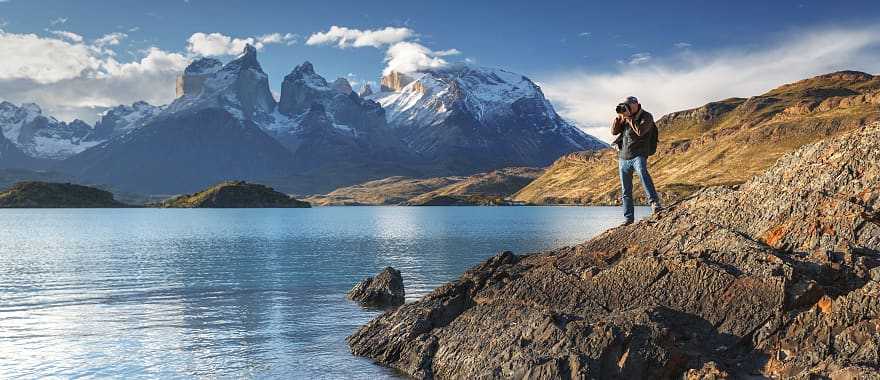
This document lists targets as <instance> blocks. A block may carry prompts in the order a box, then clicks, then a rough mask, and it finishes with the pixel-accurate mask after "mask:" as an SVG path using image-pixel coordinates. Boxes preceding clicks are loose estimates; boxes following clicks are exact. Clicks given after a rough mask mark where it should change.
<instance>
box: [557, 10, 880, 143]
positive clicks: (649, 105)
mask: <svg viewBox="0 0 880 380" xmlns="http://www.w3.org/2000/svg"><path fill="white" fill-rule="evenodd" d="M845 69H851V70H862V71H868V72H872V73H876V72H878V71H880V27H876V26H870V27H860V28H824V29H821V30H813V31H801V32H799V33H796V34H795V33H793V34H790V35H788V36H787V37H786V38H782V39H779V40H777V41H775V42H772V43H770V44H767V45H765V46H763V47H759V48H755V47H750V48H739V49H737V48H734V49H725V50H718V51H712V52H700V53H696V52H694V51H691V50H684V51H682V52H681V53H679V54H678V55H676V56H675V57H671V58H668V59H666V60H659V59H653V60H651V61H650V62H648V63H643V64H641V65H631V66H630V65H627V66H622V67H620V68H619V70H618V71H617V72H613V73H596V72H588V71H569V72H560V73H556V74H555V75H551V76H548V77H546V78H543V79H544V80H543V81H542V83H543V86H542V88H543V90H544V93H545V94H547V96H548V97H549V98H550V99H551V100H552V101H553V102H554V104H555V105H556V106H557V107H558V108H559V111H560V113H561V114H563V115H564V116H565V117H568V118H571V119H573V120H575V121H577V122H578V123H580V124H581V125H585V126H592V127H590V128H586V129H587V132H589V133H592V134H594V135H596V136H597V137H600V138H603V139H605V140H610V137H611V136H610V133H609V131H608V127H607V126H608V124H609V122H610V120H611V119H612V118H613V116H614V105H615V104H617V102H619V101H620V99H622V98H623V97H625V96H628V95H635V96H637V97H638V98H639V100H640V101H641V102H642V104H644V106H645V109H647V110H649V111H651V112H652V113H654V115H655V117H656V118H660V116H662V115H664V114H666V113H669V112H673V111H679V110H684V109H688V108H693V107H699V106H701V105H703V104H705V103H708V102H711V101H716V100H721V99H725V98H729V97H733V96H740V97H748V96H753V95H759V94H762V93H764V92H766V91H768V90H770V89H772V88H775V87H777V86H779V85H781V84H784V83H790V82H795V81H798V80H800V79H804V78H809V77H812V76H815V75H819V74H823V73H828V72H832V71H837V70H845Z"/></svg>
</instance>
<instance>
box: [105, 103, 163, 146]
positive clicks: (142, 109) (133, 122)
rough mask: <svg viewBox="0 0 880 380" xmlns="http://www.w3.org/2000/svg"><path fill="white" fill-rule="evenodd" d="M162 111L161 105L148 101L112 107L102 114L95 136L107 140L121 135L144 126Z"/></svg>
mask: <svg viewBox="0 0 880 380" xmlns="http://www.w3.org/2000/svg"><path fill="white" fill-rule="evenodd" d="M160 111H162V108H161V107H156V106H153V105H151V104H149V103H147V102H135V103H134V104H132V105H130V106H126V105H121V106H116V107H113V108H110V109H108V110H106V111H104V112H103V113H102V114H101V118H100V119H99V120H98V122H97V123H95V136H96V137H97V138H98V139H102V140H106V139H109V138H112V137H116V136H121V135H124V134H126V133H128V132H131V131H133V130H134V129H136V128H139V127H142V126H143V125H144V124H145V123H147V122H148V121H150V120H151V119H152V118H153V117H155V116H156V115H158V114H159V112H160Z"/></svg>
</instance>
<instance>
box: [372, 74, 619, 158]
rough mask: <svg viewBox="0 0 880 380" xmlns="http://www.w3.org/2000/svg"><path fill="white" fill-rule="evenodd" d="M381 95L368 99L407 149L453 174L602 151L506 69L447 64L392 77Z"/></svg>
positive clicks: (531, 84)
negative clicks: (374, 102) (375, 103)
mask: <svg viewBox="0 0 880 380" xmlns="http://www.w3.org/2000/svg"><path fill="white" fill-rule="evenodd" d="M382 90H383V92H380V93H377V94H374V95H372V96H370V97H369V98H371V99H375V100H377V101H378V102H379V103H380V104H382V106H383V107H384V108H385V110H386V114H387V119H388V123H389V125H390V126H391V127H392V128H393V129H394V130H395V131H396V132H397V134H398V135H399V136H400V137H401V139H403V140H404V142H405V144H406V146H407V147H408V148H410V149H412V150H413V151H415V152H416V153H418V154H420V155H422V156H424V157H426V158H427V159H429V160H432V161H435V162H440V163H443V165H445V166H446V167H448V168H449V169H450V170H452V171H458V172H471V173H473V172H476V171H484V170H492V169H497V168H500V167H507V166H546V165H549V164H550V163H552V162H553V161H554V160H556V159H557V158H558V157H559V156H561V155H563V154H566V153H568V152H572V151H576V150H594V149H601V148H605V147H607V146H608V145H607V144H605V143H604V142H602V141H600V140H598V139H596V138H594V137H592V136H589V135H587V134H586V133H584V132H583V131H581V130H580V129H578V128H577V127H576V126H574V125H573V124H571V123H569V122H567V121H565V120H563V119H562V117H560V116H559V115H558V114H557V113H556V111H555V110H554V109H553V106H552V104H550V102H549V101H548V100H547V99H546V98H545V97H544V94H543V92H542V91H541V89H540V87H538V86H537V85H536V84H535V83H534V82H532V81H531V80H529V79H528V78H526V77H525V76H522V75H519V74H515V73H511V72H509V71H506V70H501V69H491V68H485V67H478V66H473V65H468V64H453V65H450V66H448V67H444V68H438V69H431V70H425V71H422V72H418V73H411V74H403V73H397V72H392V73H390V74H389V75H387V76H386V77H384V78H383V80H382ZM578 147H582V148H578ZM474 162H479V163H484V164H483V165H482V166H479V165H469V164H470V163H474ZM486 163H490V164H488V165H487V164H486Z"/></svg>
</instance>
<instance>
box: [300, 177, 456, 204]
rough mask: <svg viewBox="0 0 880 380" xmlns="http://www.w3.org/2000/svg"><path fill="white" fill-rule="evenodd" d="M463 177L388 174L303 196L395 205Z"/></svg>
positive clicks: (310, 199)
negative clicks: (392, 175) (330, 190)
mask: <svg viewBox="0 0 880 380" xmlns="http://www.w3.org/2000/svg"><path fill="white" fill-rule="evenodd" d="M464 178H465V177H436V178H409V177H399V176H398V177H388V178H384V179H379V180H375V181H369V182H365V183H362V184H358V185H353V186H348V187H342V188H339V189H336V190H334V191H332V192H330V193H328V194H326V195H315V196H311V197H308V198H305V199H304V200H306V201H308V202H309V203H312V204H315V205H319V206H357V205H396V204H399V203H401V202H405V201H407V200H409V199H410V198H412V197H415V196H417V195H421V194H424V193H427V192H430V191H433V190H436V189H439V188H442V187H444V186H448V185H451V184H455V183H457V182H459V181H461V180H463V179H464Z"/></svg>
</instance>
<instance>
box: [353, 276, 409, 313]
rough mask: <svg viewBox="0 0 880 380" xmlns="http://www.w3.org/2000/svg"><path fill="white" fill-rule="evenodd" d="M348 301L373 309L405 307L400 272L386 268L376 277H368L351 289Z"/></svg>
mask: <svg viewBox="0 0 880 380" xmlns="http://www.w3.org/2000/svg"><path fill="white" fill-rule="evenodd" d="M348 299H350V300H352V301H357V302H359V303H360V304H361V305H364V306H373V307H393V306H400V305H403V302H404V299H405V292H404V289H403V277H401V276H400V271H399V270H397V269H394V268H392V267H386V268H385V269H383V270H382V272H380V273H379V274H378V275H376V277H367V278H365V279H363V280H362V281H361V282H359V283H357V284H356V285H355V286H354V287H353V288H351V290H350V291H349V292H348Z"/></svg>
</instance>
